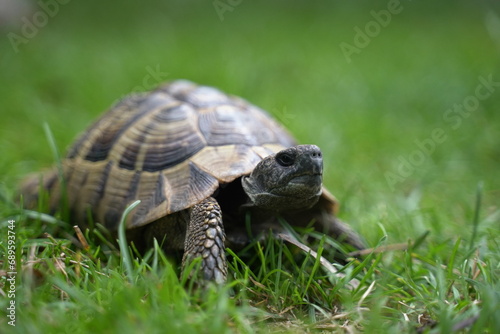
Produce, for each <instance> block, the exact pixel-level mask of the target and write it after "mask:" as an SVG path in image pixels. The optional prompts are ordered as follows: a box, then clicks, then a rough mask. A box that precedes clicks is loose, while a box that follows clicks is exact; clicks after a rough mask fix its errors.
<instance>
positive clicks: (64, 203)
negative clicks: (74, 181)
mask: <svg viewBox="0 0 500 334" xmlns="http://www.w3.org/2000/svg"><path fill="white" fill-rule="evenodd" d="M43 130H44V132H45V137H47V141H48V142H49V146H50V150H51V151H52V155H53V156H54V160H55V162H56V168H57V174H58V178H59V184H60V185H61V197H60V210H61V217H62V218H63V220H68V218H69V210H68V200H67V192H66V181H65V180H64V171H63V166H62V160H61V154H60V152H59V150H58V148H57V145H56V140H55V138H54V135H53V134H52V130H50V126H49V124H48V123H47V122H44V123H43Z"/></svg>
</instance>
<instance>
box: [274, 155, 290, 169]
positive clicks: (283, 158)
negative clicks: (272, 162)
mask: <svg viewBox="0 0 500 334" xmlns="http://www.w3.org/2000/svg"><path fill="white" fill-rule="evenodd" d="M276 161H277V162H278V164H280V165H281V166H283V167H288V166H291V165H293V163H294V162H295V158H294V157H293V156H292V155H290V154H288V153H281V154H278V155H277V156H276Z"/></svg>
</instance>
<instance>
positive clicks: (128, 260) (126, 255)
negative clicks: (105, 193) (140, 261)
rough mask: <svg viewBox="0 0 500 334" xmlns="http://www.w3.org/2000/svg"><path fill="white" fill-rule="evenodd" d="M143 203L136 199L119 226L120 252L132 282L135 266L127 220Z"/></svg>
mask: <svg viewBox="0 0 500 334" xmlns="http://www.w3.org/2000/svg"><path fill="white" fill-rule="evenodd" d="M140 203H141V201H140V200H137V201H135V202H134V203H132V204H130V205H129V206H128V207H127V208H126V209H125V211H123V214H122V218H121V220H120V225H119V227H118V246H119V247H120V253H121V255H122V261H123V264H124V266H125V270H126V272H127V273H126V274H127V278H128V280H129V282H130V283H133V281H134V275H133V269H132V268H133V267H132V257H131V256H130V251H129V248H128V243H127V237H126V236H125V222H126V220H127V216H128V215H129V213H130V212H131V211H132V210H134V209H135V207H136V206H138V205H139V204H140Z"/></svg>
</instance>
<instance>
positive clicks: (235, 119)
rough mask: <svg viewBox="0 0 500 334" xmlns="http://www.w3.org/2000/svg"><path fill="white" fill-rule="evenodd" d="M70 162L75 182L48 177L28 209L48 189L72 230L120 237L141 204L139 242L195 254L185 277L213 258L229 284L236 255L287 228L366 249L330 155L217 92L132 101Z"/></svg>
mask: <svg viewBox="0 0 500 334" xmlns="http://www.w3.org/2000/svg"><path fill="white" fill-rule="evenodd" d="M61 164H62V180H64V182H63V183H62V182H61V178H60V177H59V174H58V172H57V169H53V170H50V171H49V172H46V173H45V174H43V181H41V182H42V184H41V185H40V177H39V176H38V177H33V178H31V179H28V180H27V182H25V183H24V185H23V186H22V191H21V193H23V194H24V200H25V203H26V205H27V206H28V207H29V206H33V204H34V203H35V202H36V201H37V198H38V197H37V196H38V193H39V190H40V186H43V188H44V189H46V190H47V192H48V194H49V196H50V200H49V202H50V208H51V210H52V211H53V212H55V211H56V209H57V208H58V206H59V205H60V203H61V198H62V197H63V195H62V194H64V193H65V194H66V195H65V196H66V197H67V205H68V207H69V213H70V219H71V221H72V223H76V224H78V225H79V226H81V227H84V228H86V227H88V226H89V221H93V222H99V223H101V224H103V225H104V226H105V227H107V228H108V229H109V230H110V231H114V232H115V233H116V231H117V229H118V225H119V221H120V219H121V216H122V213H123V212H124V210H125V209H126V208H127V206H128V205H130V204H131V203H132V202H134V201H136V200H140V201H141V202H140V204H139V205H138V206H137V207H136V208H135V209H134V210H133V211H131V213H130V214H129V215H128V216H127V219H126V229H127V239H128V241H129V242H133V243H134V244H135V245H136V246H137V247H138V248H139V249H147V248H148V247H151V246H152V245H153V240H154V239H155V238H156V239H157V240H158V242H159V243H161V244H162V247H163V249H165V250H166V251H176V250H177V251H181V252H182V251H183V259H182V268H186V266H187V263H188V261H189V260H190V259H193V258H197V257H201V258H202V261H201V269H200V272H201V273H200V275H201V278H202V280H206V281H215V282H218V283H221V282H224V281H226V279H227V263H226V258H225V247H230V248H235V249H238V248H241V247H243V246H245V245H246V244H248V243H249V242H250V241H251V240H253V238H256V237H257V236H259V235H262V234H263V232H265V231H269V230H271V231H272V232H273V233H281V232H284V231H285V228H284V227H283V226H282V224H281V223H280V218H282V219H284V220H285V221H287V222H288V223H289V224H290V225H291V226H299V227H300V226H303V227H306V226H311V223H312V226H313V227H314V229H316V230H318V231H321V232H323V233H325V234H327V235H330V236H332V237H334V238H336V239H340V240H342V241H343V242H344V243H346V244H348V245H351V246H352V247H353V248H355V249H361V248H363V242H362V239H361V237H360V236H359V235H358V234H357V233H356V232H354V231H353V230H352V229H351V228H350V227H348V225H346V224H345V223H343V222H341V221H340V220H339V219H338V218H337V217H336V213H337V208H338V203H337V200H336V199H335V197H334V196H333V195H331V193H330V192H329V191H328V190H327V189H326V188H325V187H324V186H323V185H322V174H323V159H322V153H321V150H320V149H319V147H318V146H315V145H298V144H297V142H296V140H295V139H294V138H293V137H292V135H291V134H290V133H289V132H288V131H287V130H286V129H285V128H284V127H283V126H282V125H280V124H279V123H278V122H277V121H276V120H274V119H273V118H272V117H271V116H270V115H269V114H268V113H267V112H266V111H264V110H262V109H260V108H258V107H256V106H254V105H252V104H250V103H248V102H247V101H245V100H243V99H241V98H238V97H235V96H230V95H227V94H225V93H223V92H221V91H220V90H218V89H216V88H212V87H207V86H201V85H197V84H194V83H192V82H190V81H187V80H176V81H172V82H169V83H166V84H163V85H160V86H159V87H158V88H156V89H154V90H152V91H150V92H147V93H140V94H134V95H130V96H128V97H125V98H124V99H122V100H121V101H119V102H118V103H116V104H115V105H114V106H113V107H111V109H110V110H109V111H108V112H107V113H105V114H104V115H103V116H101V117H100V118H99V119H98V120H97V121H96V122H95V123H94V124H93V125H91V126H90V127H89V128H88V129H87V131H86V132H84V133H83V135H81V136H80V137H79V139H77V140H76V142H75V143H74V144H73V146H72V147H71V148H70V149H69V152H68V153H67V156H66V158H65V159H64V160H63V161H62V163H61ZM62 184H64V185H65V186H62ZM30 203H31V204H30ZM248 215H250V217H251V220H250V221H251V227H250V229H248V228H247V225H246V218H245V217H247V216H248ZM285 232H286V231H285Z"/></svg>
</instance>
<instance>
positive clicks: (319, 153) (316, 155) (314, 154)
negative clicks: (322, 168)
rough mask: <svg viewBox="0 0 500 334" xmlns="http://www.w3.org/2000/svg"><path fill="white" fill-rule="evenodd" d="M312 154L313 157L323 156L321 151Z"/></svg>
mask: <svg viewBox="0 0 500 334" xmlns="http://www.w3.org/2000/svg"><path fill="white" fill-rule="evenodd" d="M311 156H312V157H313V158H321V152H312V153H311Z"/></svg>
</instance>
